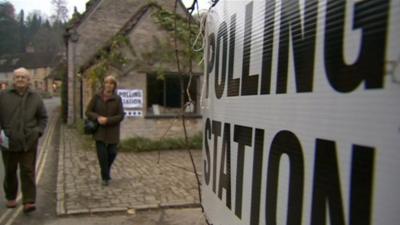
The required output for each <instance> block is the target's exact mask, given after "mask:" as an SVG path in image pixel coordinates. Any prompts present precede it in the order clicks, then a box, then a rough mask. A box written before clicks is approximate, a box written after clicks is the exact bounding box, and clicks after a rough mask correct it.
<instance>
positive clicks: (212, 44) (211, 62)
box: [206, 33, 215, 98]
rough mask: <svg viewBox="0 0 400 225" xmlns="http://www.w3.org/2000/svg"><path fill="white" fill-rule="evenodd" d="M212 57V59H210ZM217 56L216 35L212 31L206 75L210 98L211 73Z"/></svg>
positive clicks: (209, 39)
mask: <svg viewBox="0 0 400 225" xmlns="http://www.w3.org/2000/svg"><path fill="white" fill-rule="evenodd" d="M210 57H211V59H210ZM214 58H215V35H214V33H211V34H210V35H208V48H207V65H208V66H207V77H206V98H208V83H209V82H210V80H209V79H210V73H211V71H212V70H213V68H214Z"/></svg>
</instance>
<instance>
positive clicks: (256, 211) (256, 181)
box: [250, 129, 264, 224]
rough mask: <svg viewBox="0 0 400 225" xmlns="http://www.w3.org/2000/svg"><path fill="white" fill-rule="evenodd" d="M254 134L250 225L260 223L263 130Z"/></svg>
mask: <svg viewBox="0 0 400 225" xmlns="http://www.w3.org/2000/svg"><path fill="white" fill-rule="evenodd" d="M255 132H256V133H255V135H254V154H253V182H252V185H251V210H250V212H251V214H250V224H259V222H260V197H261V174H262V165H263V164H262V162H263V150H264V130H261V129H256V131H255Z"/></svg>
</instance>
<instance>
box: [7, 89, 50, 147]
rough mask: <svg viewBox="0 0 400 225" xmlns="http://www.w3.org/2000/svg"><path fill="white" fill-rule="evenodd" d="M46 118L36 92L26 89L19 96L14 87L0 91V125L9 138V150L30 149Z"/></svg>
mask: <svg viewBox="0 0 400 225" xmlns="http://www.w3.org/2000/svg"><path fill="white" fill-rule="evenodd" d="M47 119H48V118H47V112H46V108H45V106H44V103H43V100H42V98H41V97H40V95H39V94H38V93H36V92H34V91H32V90H31V89H28V90H27V91H26V92H25V94H24V95H23V96H21V95H19V94H18V92H17V90H16V89H15V88H10V89H8V90H4V91H2V92H0V127H1V129H3V130H4V133H5V135H6V136H7V137H8V138H9V146H10V147H9V149H8V150H9V151H28V150H29V149H32V145H34V144H37V140H38V138H39V137H40V136H41V135H42V134H43V132H44V129H45V128H46V124H47ZM3 150H4V149H3Z"/></svg>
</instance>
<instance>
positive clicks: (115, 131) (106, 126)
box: [86, 75, 124, 186]
mask: <svg viewBox="0 0 400 225" xmlns="http://www.w3.org/2000/svg"><path fill="white" fill-rule="evenodd" d="M116 89H117V80H116V78H115V77H114V76H112V75H109V76H107V77H106V78H104V83H103V87H102V88H101V90H100V92H99V93H97V94H95V95H94V96H93V98H92V99H91V100H90V102H89V104H88V106H87V109H86V117H87V118H88V119H89V120H92V121H97V122H98V124H99V126H98V129H97V130H96V132H95V133H94V134H93V138H94V140H95V141H96V150H97V157H98V160H99V164H100V170H101V178H102V184H103V185H104V186H108V184H109V182H110V180H111V176H110V172H111V171H110V170H111V166H112V163H113V162H114V160H115V158H116V156H117V145H118V143H119V136H120V135H119V133H120V123H121V121H122V120H123V118H124V110H123V107H122V100H121V97H120V96H118V95H117V94H116Z"/></svg>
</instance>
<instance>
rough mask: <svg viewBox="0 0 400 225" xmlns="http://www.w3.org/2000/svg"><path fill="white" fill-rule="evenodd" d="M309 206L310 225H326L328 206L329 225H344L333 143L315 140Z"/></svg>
mask: <svg viewBox="0 0 400 225" xmlns="http://www.w3.org/2000/svg"><path fill="white" fill-rule="evenodd" d="M315 145H316V146H315V148H316V149H315V166H314V180H313V193H312V204H311V225H323V224H326V215H325V213H326V207H327V206H328V205H329V207H328V208H329V213H330V219H331V222H330V224H331V225H345V223H344V216H343V215H344V214H343V204H342V194H341V192H340V180H339V169H338V164H337V158H336V146H335V142H333V141H330V140H321V139H317V140H316V144H315Z"/></svg>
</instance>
